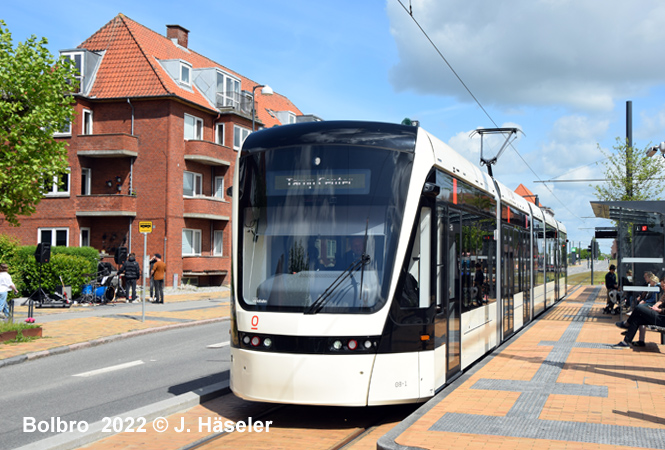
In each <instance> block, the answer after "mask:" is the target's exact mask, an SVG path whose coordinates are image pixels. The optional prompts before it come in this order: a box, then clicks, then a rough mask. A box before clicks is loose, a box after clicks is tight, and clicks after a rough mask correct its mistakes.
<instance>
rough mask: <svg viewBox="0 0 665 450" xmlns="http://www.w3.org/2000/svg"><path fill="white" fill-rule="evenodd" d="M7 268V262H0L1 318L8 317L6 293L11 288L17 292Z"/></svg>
mask: <svg viewBox="0 0 665 450" xmlns="http://www.w3.org/2000/svg"><path fill="white" fill-rule="evenodd" d="M7 269H9V266H7V264H5V263H2V264H0V310H2V312H1V313H0V316H2V317H1V318H3V319H4V318H7V317H9V305H8V304H7V293H8V292H9V290H10V289H12V290H13V291H14V293H16V294H18V290H16V286H14V282H13V281H12V276H11V275H9V272H7Z"/></svg>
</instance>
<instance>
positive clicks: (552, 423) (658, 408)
mask: <svg viewBox="0 0 665 450" xmlns="http://www.w3.org/2000/svg"><path fill="white" fill-rule="evenodd" d="M604 299H605V288H604V287H602V288H601V287H594V286H583V287H580V288H578V289H577V290H575V291H574V292H572V293H571V294H570V295H569V296H568V297H567V298H566V299H565V300H563V301H561V302H560V303H559V304H557V305H556V306H555V307H554V308H552V309H551V310H549V311H548V312H547V313H546V314H545V315H544V316H542V317H540V318H539V320H537V321H536V322H534V323H533V324H532V325H530V326H529V327H527V329H525V330H523V331H522V332H520V333H519V334H518V336H517V337H516V338H514V339H512V340H511V341H510V342H509V343H508V344H507V345H504V346H502V347H501V348H499V349H497V350H496V351H495V352H493V353H492V355H490V357H488V358H486V359H485V360H483V361H482V362H481V363H480V364H478V365H477V366H475V367H473V368H472V370H470V371H469V372H468V373H466V374H464V375H463V376H462V377H460V378H459V379H458V380H456V381H455V382H454V383H453V384H452V385H451V386H449V387H447V388H446V389H444V390H443V391H442V392H441V393H440V394H439V395H437V396H436V397H435V398H434V399H433V400H431V401H430V402H428V403H427V404H426V405H425V406H423V407H422V408H420V409H419V410H418V411H416V413H414V414H413V415H412V416H410V417H409V418H407V419H406V420H404V421H403V422H402V423H401V424H400V425H399V426H397V427H395V428H394V429H393V430H391V431H390V432H389V433H388V434H387V435H385V436H383V437H382V438H381V439H380V440H379V442H378V448H380V449H401V450H405V449H408V448H427V449H444V448H445V449H448V448H465V449H472V448H501V449H518V448H520V449H522V448H538V449H547V448H550V449H554V448H556V449H563V448H566V449H585V450H586V449H601V448H602V449H609V448H626V447H631V448H659V449H664V448H665V413H664V411H665V357H664V356H663V353H664V352H665V346H663V345H659V344H658V343H660V335H659V334H658V333H651V332H648V333H647V338H646V342H647V346H646V347H644V348H633V347H631V348H621V347H615V346H614V344H616V343H618V342H619V341H620V340H621V338H622V336H621V335H620V332H621V331H622V330H620V329H619V328H617V327H615V326H614V322H615V321H617V320H618V318H617V316H610V315H604V314H603V313H602V308H603V307H604V304H605V300H604Z"/></svg>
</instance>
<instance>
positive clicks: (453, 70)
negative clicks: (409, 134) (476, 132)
mask: <svg viewBox="0 0 665 450" xmlns="http://www.w3.org/2000/svg"><path fill="white" fill-rule="evenodd" d="M397 2H398V3H399V4H400V5H401V6H402V8H403V9H404V11H405V12H406V13H407V14H408V15H409V17H411V20H413V22H414V23H415V24H416V26H417V27H418V28H419V29H420V31H421V32H422V33H423V35H424V36H425V38H427V40H428V41H429V43H430V44H431V45H432V47H434V50H436V52H437V53H438V54H439V56H440V57H441V59H442V60H443V61H444V62H445V63H446V65H447V66H448V68H449V69H450V70H451V72H452V73H453V75H455V77H456V78H457V80H458V81H459V82H460V83H461V84H462V86H463V87H464V89H465V90H466V91H467V92H468V93H469V95H470V96H471V98H473V100H474V101H475V102H476V104H477V105H478V107H479V108H480V109H481V110H482V111H483V113H484V114H485V115H486V116H487V118H488V119H489V120H490V122H492V124H494V126H495V127H496V128H499V126H498V125H497V123H496V122H495V121H494V119H493V118H492V116H491V115H490V114H489V112H487V110H486V109H485V107H484V106H483V105H482V103H480V101H479V100H478V98H477V97H476V96H475V95H474V94H473V92H471V89H470V88H469V87H468V86H467V85H466V83H465V82H464V80H462V77H461V76H460V75H459V74H458V73H457V71H456V70H455V69H454V68H453V66H452V64H450V62H449V61H448V59H446V57H445V56H444V55H443V53H442V52H441V50H439V47H438V46H437V45H436V44H435V43H434V41H433V40H432V39H431V38H430V37H429V35H428V34H427V31H425V29H424V28H423V27H422V25H420V23H419V22H418V20H417V19H416V18H415V17H414V15H413V7H412V6H411V1H410V0H409V8H408V9H407V7H406V6H405V5H404V3H402V0H397ZM509 145H510V147H511V148H512V149H513V151H514V152H515V153H516V154H517V156H518V157H519V158H520V159H521V160H522V162H523V163H524V165H525V166H526V167H528V169H529V170H530V171H531V173H533V175H534V176H535V177H536V178H537V179H538V181H540V182H541V183H543V186H545V188H546V189H547V190H548V191H549V192H550V194H552V197H554V198H555V199H556V200H557V201H558V202H559V203H561V205H562V206H563V207H564V208H565V209H566V210H567V211H568V212H569V213H570V214H572V215H573V216H574V217H576V218H578V219H579V220H581V221H582V222H584V223H586V220H584V219H583V218H581V217H579V216H578V215H577V214H575V213H574V212H572V211H571V210H570V208H568V206H567V205H566V204H565V203H564V202H562V201H561V200H560V199H559V198H558V197H557V196H556V194H554V192H552V189H550V188H549V186H547V184H545V182H544V181H542V180H541V178H540V177H539V176H538V174H537V173H536V172H535V170H533V168H532V167H531V166H530V165H529V163H528V162H526V160H525V159H524V158H523V157H522V155H521V154H520V152H519V151H517V149H516V148H515V147H514V146H513V144H512V142H511V143H510V144H509Z"/></svg>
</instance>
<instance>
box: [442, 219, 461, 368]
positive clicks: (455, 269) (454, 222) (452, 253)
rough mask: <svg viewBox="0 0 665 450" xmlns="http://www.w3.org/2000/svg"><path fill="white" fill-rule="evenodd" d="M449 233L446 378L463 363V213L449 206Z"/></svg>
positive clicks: (447, 248) (447, 246)
mask: <svg viewBox="0 0 665 450" xmlns="http://www.w3.org/2000/svg"><path fill="white" fill-rule="evenodd" d="M447 230H448V232H447V236H446V254H445V255H444V258H446V259H447V264H446V266H447V267H446V277H445V278H446V279H447V289H446V292H445V295H444V297H445V307H444V311H445V315H446V322H447V324H448V339H447V343H446V362H447V371H446V378H447V379H450V378H451V377H453V376H454V375H455V374H457V373H458V372H459V371H460V369H461V367H462V295H461V269H462V268H461V266H460V265H461V253H460V252H461V244H462V240H461V237H462V236H461V233H462V216H461V214H460V212H459V211H456V210H454V209H449V210H448V224H447Z"/></svg>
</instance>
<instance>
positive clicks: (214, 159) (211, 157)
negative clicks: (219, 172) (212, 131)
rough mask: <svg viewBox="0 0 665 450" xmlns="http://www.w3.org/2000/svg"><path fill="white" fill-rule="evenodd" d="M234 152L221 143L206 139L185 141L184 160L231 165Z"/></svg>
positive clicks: (213, 164)
mask: <svg viewBox="0 0 665 450" xmlns="http://www.w3.org/2000/svg"><path fill="white" fill-rule="evenodd" d="M234 158H235V153H234V152H233V151H232V150H231V149H229V148H227V147H224V146H222V145H219V144H214V143H212V142H208V141H191V140H190V141H185V160H186V161H194V162H198V163H201V164H205V165H208V166H227V167H230V166H231V160H233V159H234Z"/></svg>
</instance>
